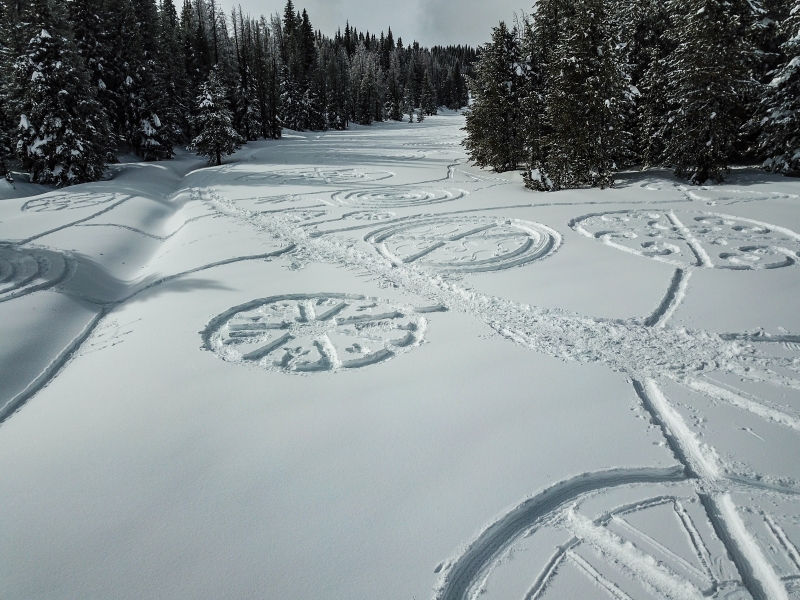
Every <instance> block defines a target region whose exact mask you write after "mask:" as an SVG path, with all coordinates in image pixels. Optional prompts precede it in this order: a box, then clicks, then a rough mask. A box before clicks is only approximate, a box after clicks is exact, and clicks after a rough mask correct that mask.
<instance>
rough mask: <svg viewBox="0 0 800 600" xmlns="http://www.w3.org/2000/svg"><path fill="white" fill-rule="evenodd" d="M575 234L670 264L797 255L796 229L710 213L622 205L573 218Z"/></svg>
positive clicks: (737, 266) (741, 266)
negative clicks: (618, 209)
mask: <svg viewBox="0 0 800 600" xmlns="http://www.w3.org/2000/svg"><path fill="white" fill-rule="evenodd" d="M570 225H571V226H572V228H573V229H575V230H576V231H578V232H579V233H580V234H582V235H584V236H586V237H590V238H593V239H596V240H600V241H601V242H603V243H604V244H606V245H608V246H611V247H613V248H617V249H619V250H623V251H625V252H631V253H633V254H637V255H639V256H645V257H647V258H652V259H655V260H658V261H661V262H665V263H669V264H672V265H676V266H682V267H689V266H698V267H706V268H717V269H734V270H750V269H776V268H780V267H788V266H791V265H794V264H795V263H796V262H797V260H798V258H799V257H800V235H798V234H797V233H795V232H794V231H791V230H789V229H786V228H784V227H779V226H776V225H770V224H768V223H762V222H760V221H754V220H752V219H745V218H742V217H732V216H729V215H721V214H714V213H702V212H689V211H681V212H677V211H668V212H664V211H652V210H647V211H623V212H613V213H605V214H592V215H586V216H584V217H580V218H578V219H575V220H573V221H572V222H571V223H570Z"/></svg>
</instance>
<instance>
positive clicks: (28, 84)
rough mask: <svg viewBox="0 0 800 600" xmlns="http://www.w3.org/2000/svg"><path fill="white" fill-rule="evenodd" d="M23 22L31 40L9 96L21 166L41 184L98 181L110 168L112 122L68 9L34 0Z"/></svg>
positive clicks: (17, 65) (16, 65)
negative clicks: (96, 89)
mask: <svg viewBox="0 0 800 600" xmlns="http://www.w3.org/2000/svg"><path fill="white" fill-rule="evenodd" d="M21 24H22V27H23V31H24V34H25V35H24V37H25V38H26V42H25V43H24V47H23V48H22V53H21V55H19V56H18V57H17V58H16V61H15V62H14V66H13V73H12V81H11V85H10V92H11V93H10V95H9V100H10V104H11V109H12V111H13V114H14V115H16V118H17V119H18V120H17V125H18V126H17V128H16V131H15V132H14V139H13V142H14V150H15V152H16V155H17V157H18V158H19V160H20V162H21V163H22V168H23V169H26V170H28V171H30V173H31V180H32V181H35V182H37V183H43V184H55V185H58V186H65V185H72V184H76V183H84V182H87V181H97V180H98V179H100V177H101V176H102V174H103V171H104V170H105V168H106V144H107V143H108V125H107V122H106V120H105V116H104V112H103V110H102V107H101V106H100V105H99V104H98V103H97V100H96V99H95V97H94V93H93V89H92V86H91V82H90V79H89V75H88V73H87V72H86V69H85V66H84V61H83V59H82V58H81V56H80V55H79V54H78V51H77V49H76V47H75V43H74V41H73V34H72V31H71V29H70V21H69V19H68V17H67V14H66V11H65V10H64V7H63V5H62V4H61V3H60V2H58V1H56V0H29V1H28V2H27V3H26V4H25V6H24V9H23V12H22V15H21Z"/></svg>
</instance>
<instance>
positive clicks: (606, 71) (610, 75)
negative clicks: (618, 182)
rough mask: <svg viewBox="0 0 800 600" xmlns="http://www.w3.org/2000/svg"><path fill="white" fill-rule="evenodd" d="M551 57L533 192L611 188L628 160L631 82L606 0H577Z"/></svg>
mask: <svg viewBox="0 0 800 600" xmlns="http://www.w3.org/2000/svg"><path fill="white" fill-rule="evenodd" d="M573 6H574V9H575V15H574V17H572V18H570V19H565V20H564V21H563V22H562V23H561V27H560V28H559V32H558V37H557V42H556V44H555V46H554V47H553V48H552V51H551V54H550V56H549V57H548V64H547V69H546V80H547V82H546V91H545V97H544V104H545V112H544V123H545V127H546V133H545V135H544V137H543V141H542V143H543V145H544V147H545V155H546V158H545V159H544V163H543V165H542V166H543V169H539V174H538V175H539V177H536V175H537V174H535V173H533V172H532V173H531V175H530V177H529V179H528V180H527V181H526V183H527V184H528V186H529V187H533V188H534V189H543V188H545V189H546V188H551V189H555V190H557V189H563V188H571V187H579V186H585V185H589V186H599V187H609V186H612V185H613V184H614V173H615V172H616V171H618V170H619V168H620V166H621V165H622V162H623V161H624V160H625V159H626V158H627V157H628V154H629V150H630V135H629V134H628V133H627V132H626V131H625V129H624V125H625V115H626V110H627V107H628V105H629V103H630V88H629V80H628V77H627V75H626V74H625V72H624V71H623V68H622V64H621V61H620V58H619V55H618V47H619V43H618V38H617V35H616V28H615V24H614V23H613V21H612V19H611V18H610V16H609V11H608V10H607V3H606V2H605V1H604V0H575V1H574V3H573Z"/></svg>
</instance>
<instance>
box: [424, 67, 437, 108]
mask: <svg viewBox="0 0 800 600" xmlns="http://www.w3.org/2000/svg"><path fill="white" fill-rule="evenodd" d="M420 106H421V112H422V113H424V114H426V115H430V116H433V115H435V114H436V113H438V112H439V110H438V107H437V106H436V90H435V89H434V87H433V82H432V81H431V74H430V73H429V72H428V71H427V70H426V71H425V77H424V78H423V80H422V94H421V96H420Z"/></svg>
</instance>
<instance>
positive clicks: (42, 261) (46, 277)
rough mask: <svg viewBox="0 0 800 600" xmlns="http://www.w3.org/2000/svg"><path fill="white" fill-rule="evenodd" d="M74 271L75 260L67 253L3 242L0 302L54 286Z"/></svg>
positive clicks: (0, 247) (0, 245) (0, 259)
mask: <svg viewBox="0 0 800 600" xmlns="http://www.w3.org/2000/svg"><path fill="white" fill-rule="evenodd" d="M72 270H73V260H72V259H71V258H70V257H69V256H67V255H65V254H61V253H58V252H53V251H52V250H44V249H41V248H28V247H20V246H17V245H14V244H2V243H0V302H5V301H7V300H12V299H13V298H19V297H20V296H25V295H27V294H30V293H32V292H35V291H37V290H43V289H47V288H50V287H53V286H54V285H56V284H58V283H61V282H62V281H64V280H65V279H66V278H67V277H68V276H69V275H70V273H71V272H72Z"/></svg>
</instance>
